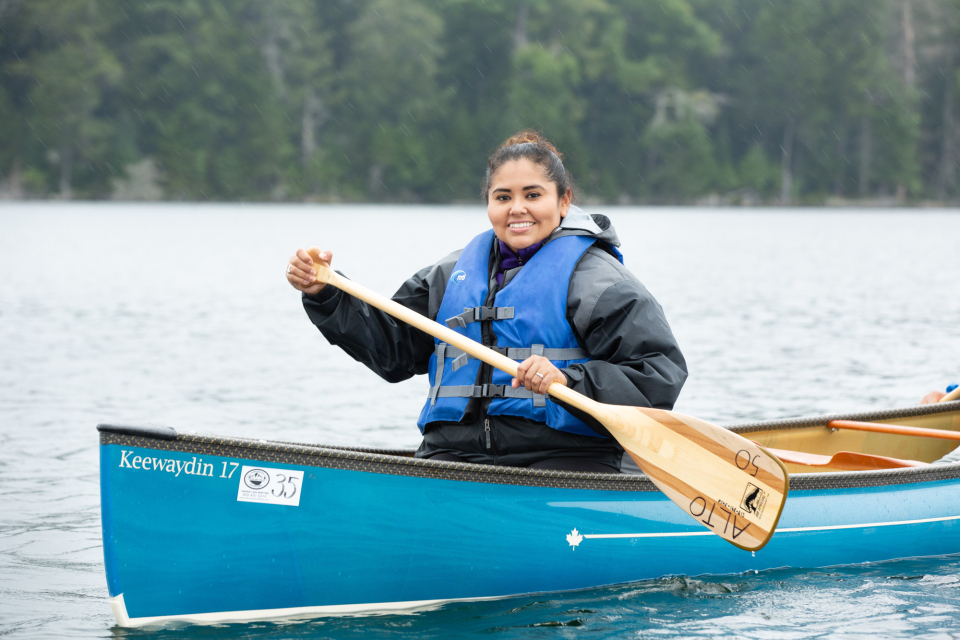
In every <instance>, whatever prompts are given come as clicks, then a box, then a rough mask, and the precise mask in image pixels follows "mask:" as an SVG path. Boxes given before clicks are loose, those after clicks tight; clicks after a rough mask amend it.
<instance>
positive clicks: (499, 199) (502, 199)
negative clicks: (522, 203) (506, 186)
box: [497, 194, 510, 202]
mask: <svg viewBox="0 0 960 640" xmlns="http://www.w3.org/2000/svg"><path fill="white" fill-rule="evenodd" d="M509 199H510V197H509V196H505V195H503V194H500V195H499V196H497V200H498V201H499V202H506V201H507V200H509Z"/></svg>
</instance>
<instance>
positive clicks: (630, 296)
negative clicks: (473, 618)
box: [287, 131, 687, 473]
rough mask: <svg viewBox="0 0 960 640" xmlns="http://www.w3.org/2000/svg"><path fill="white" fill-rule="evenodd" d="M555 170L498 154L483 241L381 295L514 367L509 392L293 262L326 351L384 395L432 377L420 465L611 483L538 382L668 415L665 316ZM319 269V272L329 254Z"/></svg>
mask: <svg viewBox="0 0 960 640" xmlns="http://www.w3.org/2000/svg"><path fill="white" fill-rule="evenodd" d="M561 158H562V156H561V155H560V153H559V152H558V151H557V150H556V149H555V148H554V147H553V145H551V144H550V143H549V142H547V141H546V140H544V139H543V138H541V137H540V136H539V134H537V133H535V132H530V131H524V132H521V133H519V134H517V135H516V136H513V137H511V138H510V139H508V140H507V141H506V142H504V143H503V145H501V146H500V148H499V149H498V150H497V151H496V152H495V153H494V154H493V155H492V156H491V157H490V158H489V159H488V161H487V173H486V179H485V180H484V185H483V186H484V189H483V190H484V198H485V200H486V202H487V214H488V216H489V218H490V224H491V227H492V229H490V230H488V231H486V232H484V233H482V234H480V235H479V236H477V237H476V238H474V239H473V240H472V241H471V242H470V244H468V245H467V246H466V247H465V248H464V249H462V250H460V251H455V252H454V253H451V254H450V255H449V256H447V257H446V258H444V259H443V260H441V261H440V262H438V263H437V264H435V265H433V266H431V267H427V268H425V269H423V270H421V271H419V272H418V273H416V274H415V275H414V276H413V277H412V278H410V279H409V280H407V281H406V282H405V283H404V284H403V286H401V287H400V289H399V291H397V293H396V294H395V295H394V296H393V299H394V300H395V301H396V302H398V303H400V304H402V305H404V306H406V307H409V308H410V309H413V310H414V311H417V312H418V313H421V314H423V315H426V316H428V317H430V318H432V319H435V320H437V321H439V322H446V324H447V325H448V326H450V327H451V328H453V329H454V330H455V331H458V332H460V333H463V334H465V335H467V336H469V337H471V338H473V339H474V340H476V341H478V342H482V343H483V344H485V345H487V346H490V347H492V348H495V349H497V350H499V351H500V352H501V353H504V354H505V355H506V356H507V357H509V358H512V359H515V360H518V361H521V363H520V365H519V367H518V376H517V378H515V379H512V378H510V377H509V376H507V375H506V374H504V373H502V372H500V371H498V370H495V369H493V368H492V367H490V366H489V365H486V364H483V363H481V362H479V361H478V360H475V359H473V358H470V357H468V356H467V355H466V354H464V353H463V352H461V351H460V350H458V349H455V348H453V347H451V346H449V345H446V344H444V343H442V342H440V341H438V340H435V339H434V338H432V337H430V336H429V335H427V334H425V333H423V332H421V331H419V330H417V329H414V328H412V327H410V326H408V325H405V324H398V323H397V321H395V320H394V319H393V318H391V317H390V316H388V315H386V314H384V313H382V312H380V311H379V310H377V309H375V308H372V307H369V306H367V305H366V304H365V303H363V302H361V301H359V300H356V299H352V298H350V296H348V295H347V294H344V293H342V292H341V291H339V290H337V289H336V288H334V287H325V285H323V284H320V283H318V282H316V279H315V277H314V272H313V269H312V264H313V261H312V259H311V258H310V256H309V254H308V253H307V251H306V250H305V249H298V250H297V252H296V254H295V255H294V256H293V257H291V258H290V264H289V265H288V267H287V280H288V281H289V282H290V284H291V285H292V286H293V287H294V288H295V289H298V290H299V291H302V292H303V305H304V308H305V309H306V312H307V315H308V316H309V317H310V320H311V321H312V322H313V323H314V324H315V325H316V326H317V328H318V329H320V332H321V333H322V334H323V335H324V337H326V338H327V340H328V341H329V342H330V343H331V344H335V345H338V346H339V347H341V348H342V349H343V350H344V351H346V352H347V353H348V354H349V355H350V356H352V357H353V358H354V359H356V360H357V361H359V362H362V363H363V364H365V365H366V366H367V367H369V368H370V369H372V370H373V371H374V372H375V373H377V374H378V375H379V376H380V377H382V378H383V379H385V380H387V381H389V382H398V381H400V380H406V379H407V378H409V377H411V376H413V375H416V374H421V373H427V374H428V375H429V379H430V392H429V394H428V397H427V399H426V401H425V403H424V407H423V411H422V412H421V414H420V419H419V420H418V421H417V424H418V426H419V427H420V430H421V432H422V433H423V443H422V444H421V445H420V448H419V449H418V450H417V454H416V455H417V457H422V458H432V459H434V460H448V461H459V462H474V463H481V464H500V465H509V466H522V467H532V468H538V469H556V470H563V471H591V472H607V473H616V472H618V471H619V470H620V465H621V461H622V458H623V449H622V448H621V447H620V446H619V444H617V442H616V441H615V440H614V439H613V438H611V437H609V434H608V433H607V432H606V430H605V429H604V428H603V427H602V426H600V425H599V424H597V423H596V421H594V420H593V419H592V418H590V417H589V416H585V415H583V414H582V413H580V412H578V411H576V410H573V409H571V410H570V411H567V410H566V409H565V408H564V407H561V406H560V405H558V404H556V403H554V402H553V401H552V400H550V399H549V398H546V397H545V396H544V394H545V392H546V390H547V388H548V387H549V386H550V384H551V383H554V382H557V383H560V384H563V385H565V386H567V387H570V388H572V389H574V390H576V391H578V392H580V393H582V394H584V395H586V396H588V397H591V398H593V399H595V400H597V401H599V402H603V403H608V404H619V405H631V406H640V407H655V408H659V409H671V408H673V404H674V402H675V401H676V399H677V396H678V395H679V393H680V388H681V387H682V386H683V382H684V380H685V379H686V376H687V372H686V364H685V362H684V359H683V356H682V354H681V353H680V349H679V348H678V347H677V344H676V341H675V339H674V337H673V334H672V333H671V331H670V327H669V326H668V325H667V321H666V319H665V318H664V316H663V311H662V310H661V308H660V306H659V305H658V304H657V302H656V301H655V300H654V299H653V297H652V296H651V295H650V294H649V293H648V292H647V290H646V289H645V288H644V287H643V285H642V284H640V282H639V281H638V280H637V279H636V278H635V277H634V276H633V274H631V273H630V272H629V271H627V270H626V268H624V267H623V265H622V257H621V255H620V252H619V251H618V250H617V249H616V247H618V246H619V245H620V242H619V240H618V238H617V234H616V232H615V231H614V229H613V227H612V226H611V224H610V221H609V220H608V219H607V218H606V216H602V215H596V214H595V215H593V216H590V215H588V214H586V213H584V212H583V211H581V210H580V209H578V208H577V207H574V206H572V205H571V201H572V199H573V188H572V186H571V179H570V176H569V174H568V173H567V171H566V169H564V167H563V163H562V160H561ZM320 258H321V259H322V260H323V261H324V262H325V263H326V264H328V265H329V264H330V261H331V259H332V254H331V252H329V251H323V252H321V253H320Z"/></svg>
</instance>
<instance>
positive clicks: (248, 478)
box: [243, 469, 270, 491]
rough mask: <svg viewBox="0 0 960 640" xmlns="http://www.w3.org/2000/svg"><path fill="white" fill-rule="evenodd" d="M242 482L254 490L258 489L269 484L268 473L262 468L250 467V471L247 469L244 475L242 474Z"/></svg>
mask: <svg viewBox="0 0 960 640" xmlns="http://www.w3.org/2000/svg"><path fill="white" fill-rule="evenodd" d="M243 484H245V485H247V486H248V487H250V488H251V489H253V490H254V491H259V490H260V489H263V488H264V487H265V486H267V485H268V484H270V474H269V473H267V472H266V471H264V470H263V469H250V471H247V473H246V475H244V476H243Z"/></svg>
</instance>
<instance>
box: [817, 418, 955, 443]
mask: <svg viewBox="0 0 960 640" xmlns="http://www.w3.org/2000/svg"><path fill="white" fill-rule="evenodd" d="M827 426H828V427H830V428H831V429H850V430H853V431H870V432H872V433H892V434H895V435H898V436H920V437H921V438H940V439H941V440H960V433H958V432H956V431H943V430H941V429H922V428H920V427H904V426H900V425H898V424H878V423H876V422H856V421H854V420H832V421H831V422H830V423H829V424H828V425H827Z"/></svg>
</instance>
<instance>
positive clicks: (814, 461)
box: [767, 449, 927, 471]
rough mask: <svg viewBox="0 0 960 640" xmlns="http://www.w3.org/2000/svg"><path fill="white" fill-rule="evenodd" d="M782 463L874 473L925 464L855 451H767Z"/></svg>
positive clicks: (923, 464) (923, 463)
mask: <svg viewBox="0 0 960 640" xmlns="http://www.w3.org/2000/svg"><path fill="white" fill-rule="evenodd" d="M767 451H769V452H770V453H772V454H773V455H775V456H777V457H778V458H780V460H782V461H783V462H789V463H791V464H798V465H802V466H805V467H831V468H833V469H837V470H839V471H876V470H877V469H901V468H905V467H924V466H926V464H927V463H925V462H918V461H916V460H900V459H899V458H888V457H886V456H874V455H870V454H867V453H857V452H855V451H840V452H838V453H835V454H833V456H822V455H818V454H816V453H804V452H802V451H787V450H785V449H767Z"/></svg>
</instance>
